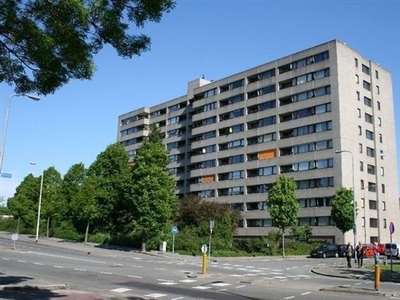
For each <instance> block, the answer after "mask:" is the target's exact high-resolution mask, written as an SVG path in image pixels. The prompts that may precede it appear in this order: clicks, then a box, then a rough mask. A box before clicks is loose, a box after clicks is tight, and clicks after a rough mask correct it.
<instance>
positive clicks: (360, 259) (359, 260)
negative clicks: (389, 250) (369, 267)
mask: <svg viewBox="0 0 400 300" xmlns="http://www.w3.org/2000/svg"><path fill="white" fill-rule="evenodd" d="M355 254H356V255H357V265H358V267H359V268H361V267H362V266H363V260H364V247H363V246H362V244H361V242H358V245H357V246H356V253H355Z"/></svg>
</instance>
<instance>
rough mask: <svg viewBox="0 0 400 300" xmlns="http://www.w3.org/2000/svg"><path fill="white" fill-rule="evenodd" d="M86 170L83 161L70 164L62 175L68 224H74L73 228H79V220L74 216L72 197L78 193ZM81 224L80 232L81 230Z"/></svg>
mask: <svg viewBox="0 0 400 300" xmlns="http://www.w3.org/2000/svg"><path fill="white" fill-rule="evenodd" d="M86 173H87V170H86V168H85V166H84V164H83V163H77V164H74V165H72V166H71V167H70V168H69V169H68V171H67V173H66V174H65V175H64V177H63V183H62V193H63V197H64V198H65V202H66V203H67V206H68V212H67V215H68V216H69V217H68V218H67V220H64V221H68V223H69V224H70V226H71V227H72V226H74V228H75V229H77V230H80V221H79V218H78V217H77V216H76V214H75V211H74V207H73V206H72V199H73V198H74V197H75V196H76V195H77V194H78V192H79V191H80V189H81V188H82V186H83V183H84V182H85V179H86ZM83 227H84V225H83V226H82V232H83Z"/></svg>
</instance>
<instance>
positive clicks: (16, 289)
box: [0, 232, 400, 300]
mask: <svg viewBox="0 0 400 300" xmlns="http://www.w3.org/2000/svg"><path fill="white" fill-rule="evenodd" d="M0 237H2V238H6V239H8V238H9V239H10V241H11V234H10V233H6V232H0ZM19 240H22V241H24V242H27V243H32V244H33V245H35V244H36V243H35V237H34V236H28V235H19ZM38 244H39V245H48V246H52V247H60V248H63V249H69V250H73V251H78V252H83V253H89V252H90V253H93V254H96V255H101V256H110V257H124V256H131V255H132V253H138V252H140V251H138V250H134V249H129V248H124V247H107V246H104V245H100V244H94V243H77V242H69V241H65V240H62V239H57V238H48V239H47V238H43V237H41V238H39V241H38ZM105 249H107V251H104V250H105ZM1 250H2V251H13V250H12V247H8V248H3V249H1ZM16 250H18V241H17V242H16ZM146 254H148V255H155V256H163V257H167V258H169V259H177V260H180V259H182V260H183V259H191V258H192V257H191V256H187V255H179V254H172V253H160V252H157V251H154V252H147V253H146ZM212 259H213V258H212ZM214 259H215V260H217V261H223V260H225V258H214ZM237 259H238V260H257V259H260V258H259V257H247V258H246V257H238V258H237ZM262 259H263V260H264V259H265V257H263V258H262ZM271 259H277V258H276V257H271ZM285 259H306V256H297V257H286V258H285ZM229 260H232V258H229ZM311 272H313V273H315V274H319V275H322V276H331V277H340V278H350V279H365V280H372V285H373V284H374V282H373V281H374V278H375V277H374V275H375V274H374V273H375V272H374V270H370V269H367V268H347V267H346V264H345V262H343V265H326V266H324V267H316V268H314V269H312V270H311ZM21 279H23V275H21V274H10V273H8V274H4V273H0V299H15V300H22V299H33V300H36V299H37V300H39V299H40V300H42V299H49V300H50V299H58V298H62V299H63V300H73V299H74V300H110V299H112V298H104V297H103V296H101V295H99V294H96V293H92V292H87V291H74V290H69V289H68V287H67V286H66V285H65V284H57V283H56V284H54V283H52V284H50V283H49V282H45V281H43V280H42V279H40V278H29V281H25V280H21ZM55 280H56V279H55ZM381 281H382V282H393V283H400V277H399V275H398V274H397V273H396V274H395V275H394V274H390V272H382V274H381ZM396 287H397V288H396ZM378 288H379V290H375V289H374V286H371V288H355V287H349V286H343V287H340V286H339V287H335V288H329V289H324V290H325V291H332V292H344V293H355V294H366V295H377V296H399V295H400V292H399V291H400V286H395V285H389V284H385V285H384V286H381V285H379V286H378ZM115 299H121V298H120V297H119V298H115ZM129 299H130V300H140V299H141V298H136V299H132V298H129Z"/></svg>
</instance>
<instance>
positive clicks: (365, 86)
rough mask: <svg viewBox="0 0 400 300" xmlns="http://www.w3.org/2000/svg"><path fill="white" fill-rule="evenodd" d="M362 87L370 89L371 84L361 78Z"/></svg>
mask: <svg viewBox="0 0 400 300" xmlns="http://www.w3.org/2000/svg"><path fill="white" fill-rule="evenodd" d="M363 88H364V89H366V90H367V91H370V90H371V84H370V83H369V82H368V81H365V80H363ZM378 94H379V93H378Z"/></svg>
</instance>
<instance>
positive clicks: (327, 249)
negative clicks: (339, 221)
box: [310, 244, 339, 258]
mask: <svg viewBox="0 0 400 300" xmlns="http://www.w3.org/2000/svg"><path fill="white" fill-rule="evenodd" d="M310 256H311V257H322V258H326V257H339V252H338V247H337V246H336V245H333V244H323V245H320V246H318V247H316V248H315V249H313V250H312V251H311V253H310Z"/></svg>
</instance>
